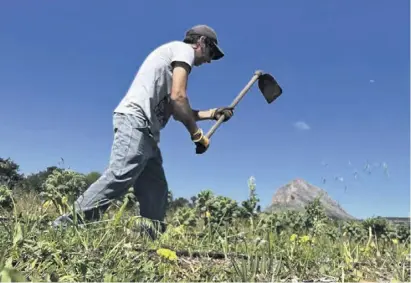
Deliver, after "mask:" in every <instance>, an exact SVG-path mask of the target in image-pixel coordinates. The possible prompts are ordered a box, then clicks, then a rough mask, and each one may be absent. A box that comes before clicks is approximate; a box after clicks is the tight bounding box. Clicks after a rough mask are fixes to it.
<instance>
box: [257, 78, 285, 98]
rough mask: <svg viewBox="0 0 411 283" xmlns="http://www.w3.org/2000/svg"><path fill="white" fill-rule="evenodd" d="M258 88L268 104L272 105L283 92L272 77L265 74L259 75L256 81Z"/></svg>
mask: <svg viewBox="0 0 411 283" xmlns="http://www.w3.org/2000/svg"><path fill="white" fill-rule="evenodd" d="M258 88H259V89H260V91H261V93H262V94H263V95H264V98H265V100H266V101H267V103H268V104H270V103H272V102H273V101H274V100H276V99H277V97H279V96H280V95H281V94H282V93H283V90H282V89H281V87H280V85H279V84H278V83H277V81H276V80H275V79H274V77H273V76H271V75H270V74H267V73H265V74H263V75H261V76H260V78H259V79H258Z"/></svg>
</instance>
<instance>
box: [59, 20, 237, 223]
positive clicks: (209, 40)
mask: <svg viewBox="0 0 411 283" xmlns="http://www.w3.org/2000/svg"><path fill="white" fill-rule="evenodd" d="M223 56H224V53H223V51H222V50H221V49H220V47H219V46H218V40H217V35H216V33H215V31H214V30H213V29H212V28H210V27H208V26H206V25H197V26H195V27H193V28H191V29H190V30H188V31H187V32H186V34H185V38H184V40H183V41H172V42H168V43H166V44H163V45H161V46H159V47H158V48H156V49H155V50H154V51H152V52H151V53H150V54H149V55H148V56H147V58H146V59H145V61H144V62H143V63H142V65H141V66H140V68H139V70H138V72H137V74H136V76H135V78H134V80H133V82H132V84H131V86H130V88H129V90H128V92H127V93H126V95H125V96H124V98H123V99H122V100H121V102H120V103H119V105H118V106H117V107H116V109H115V110H114V115H113V128H114V139H113V144H112V149H111V155H110V160H109V164H108V167H107V169H105V171H104V172H103V174H102V176H101V177H100V178H99V179H98V180H97V181H96V182H94V183H93V184H92V185H91V186H90V187H89V188H88V189H87V190H86V191H85V192H84V193H83V194H82V195H81V196H80V197H79V198H78V199H77V200H76V202H75V209H76V212H78V213H80V214H82V215H84V219H85V220H96V219H98V218H99V217H100V216H101V214H102V213H104V211H105V210H106V209H107V208H108V206H109V204H110V203H111V202H112V201H113V200H114V199H117V198H120V197H121V196H123V195H124V194H125V193H126V192H127V190H128V189H129V188H130V187H133V188H134V193H135V196H136V198H137V199H138V201H139V204H140V214H141V216H142V217H145V218H148V219H151V220H158V221H159V222H162V221H163V220H164V217H165V214H166V206H167V195H168V185H167V180H166V177H165V174H164V169H163V161H162V156H161V151H160V148H159V147H158V142H159V140H160V130H161V129H163V128H164V127H165V126H166V124H167V122H168V120H169V118H170V117H171V116H173V117H174V119H175V120H177V121H180V122H181V123H183V124H184V126H185V128H186V129H187V131H188V133H189V135H190V137H191V140H192V141H193V143H194V144H195V147H196V153H197V154H203V153H204V152H206V151H207V149H208V147H209V139H208V138H207V137H206V135H204V134H203V131H202V130H201V128H199V127H198V126H197V121H201V120H207V119H209V120H219V118H220V117H222V115H224V118H223V119H222V121H227V120H229V119H230V118H231V117H232V115H233V107H223V108H215V109H210V110H204V111H199V110H192V109H191V107H190V104H189V101H188V97H187V92H186V87H187V81H188V77H189V74H190V72H191V70H192V67H193V66H196V67H198V66H201V65H202V64H204V63H210V62H211V61H214V60H219V59H221V58H222V57H223ZM72 222H73V216H72V215H61V216H60V217H58V218H57V219H56V220H55V221H54V222H53V226H54V227H57V226H59V225H61V224H67V223H72ZM154 222H155V221H154ZM161 229H162V230H163V231H164V226H163V225H161Z"/></svg>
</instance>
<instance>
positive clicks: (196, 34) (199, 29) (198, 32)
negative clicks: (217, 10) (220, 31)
mask: <svg viewBox="0 0 411 283" xmlns="http://www.w3.org/2000/svg"><path fill="white" fill-rule="evenodd" d="M184 42H185V43H188V44H191V45H192V46H193V48H194V51H195V60H194V65H195V66H200V65H201V64H203V63H206V62H207V63H210V62H211V60H219V59H221V58H222V57H224V52H223V51H222V50H221V48H220V47H219V46H218V40H217V34H216V32H215V31H214V30H213V29H212V28H211V27H209V26H207V25H196V26H194V27H192V28H191V29H189V30H188V31H187V32H186V34H185V38H184Z"/></svg>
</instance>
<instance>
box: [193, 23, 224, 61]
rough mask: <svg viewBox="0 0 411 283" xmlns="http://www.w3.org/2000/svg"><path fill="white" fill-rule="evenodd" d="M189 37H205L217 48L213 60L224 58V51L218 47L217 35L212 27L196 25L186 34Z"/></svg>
mask: <svg viewBox="0 0 411 283" xmlns="http://www.w3.org/2000/svg"><path fill="white" fill-rule="evenodd" d="M189 35H200V36H205V37H207V38H209V39H210V40H211V41H212V42H213V44H214V46H215V48H214V50H215V52H214V56H213V58H212V60H218V59H221V58H222V57H224V52H223V50H221V48H220V47H219V46H218V40H217V33H216V32H215V31H214V29H212V28H211V27H209V26H207V25H196V26H194V27H192V28H191V29H189V30H188V31H187V32H186V36H189Z"/></svg>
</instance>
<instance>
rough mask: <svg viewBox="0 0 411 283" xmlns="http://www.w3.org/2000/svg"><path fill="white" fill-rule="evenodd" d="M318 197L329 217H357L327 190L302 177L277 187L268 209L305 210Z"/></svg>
mask: <svg viewBox="0 0 411 283" xmlns="http://www.w3.org/2000/svg"><path fill="white" fill-rule="evenodd" d="M316 197H320V200H321V203H322V204H323V205H324V207H325V211H326V213H327V215H328V216H329V217H332V218H337V219H344V220H348V219H355V218H354V217H353V216H351V215H349V214H348V213H347V212H346V211H345V210H344V209H343V208H342V207H341V206H340V205H339V204H338V203H337V202H336V201H335V200H333V199H332V198H331V197H330V196H329V195H328V193H327V192H326V191H325V190H323V189H321V188H318V187H316V186H313V185H311V184H309V183H308V182H306V181H305V180H302V179H296V180H293V181H291V182H290V183H288V184H286V185H284V186H282V187H280V188H279V189H277V191H276V192H275V194H274V195H273V198H272V201H271V205H270V206H269V207H268V208H267V210H268V211H279V210H287V209H291V210H303V209H304V206H305V205H306V204H307V203H308V202H309V201H312V200H314V199H315V198H316Z"/></svg>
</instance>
